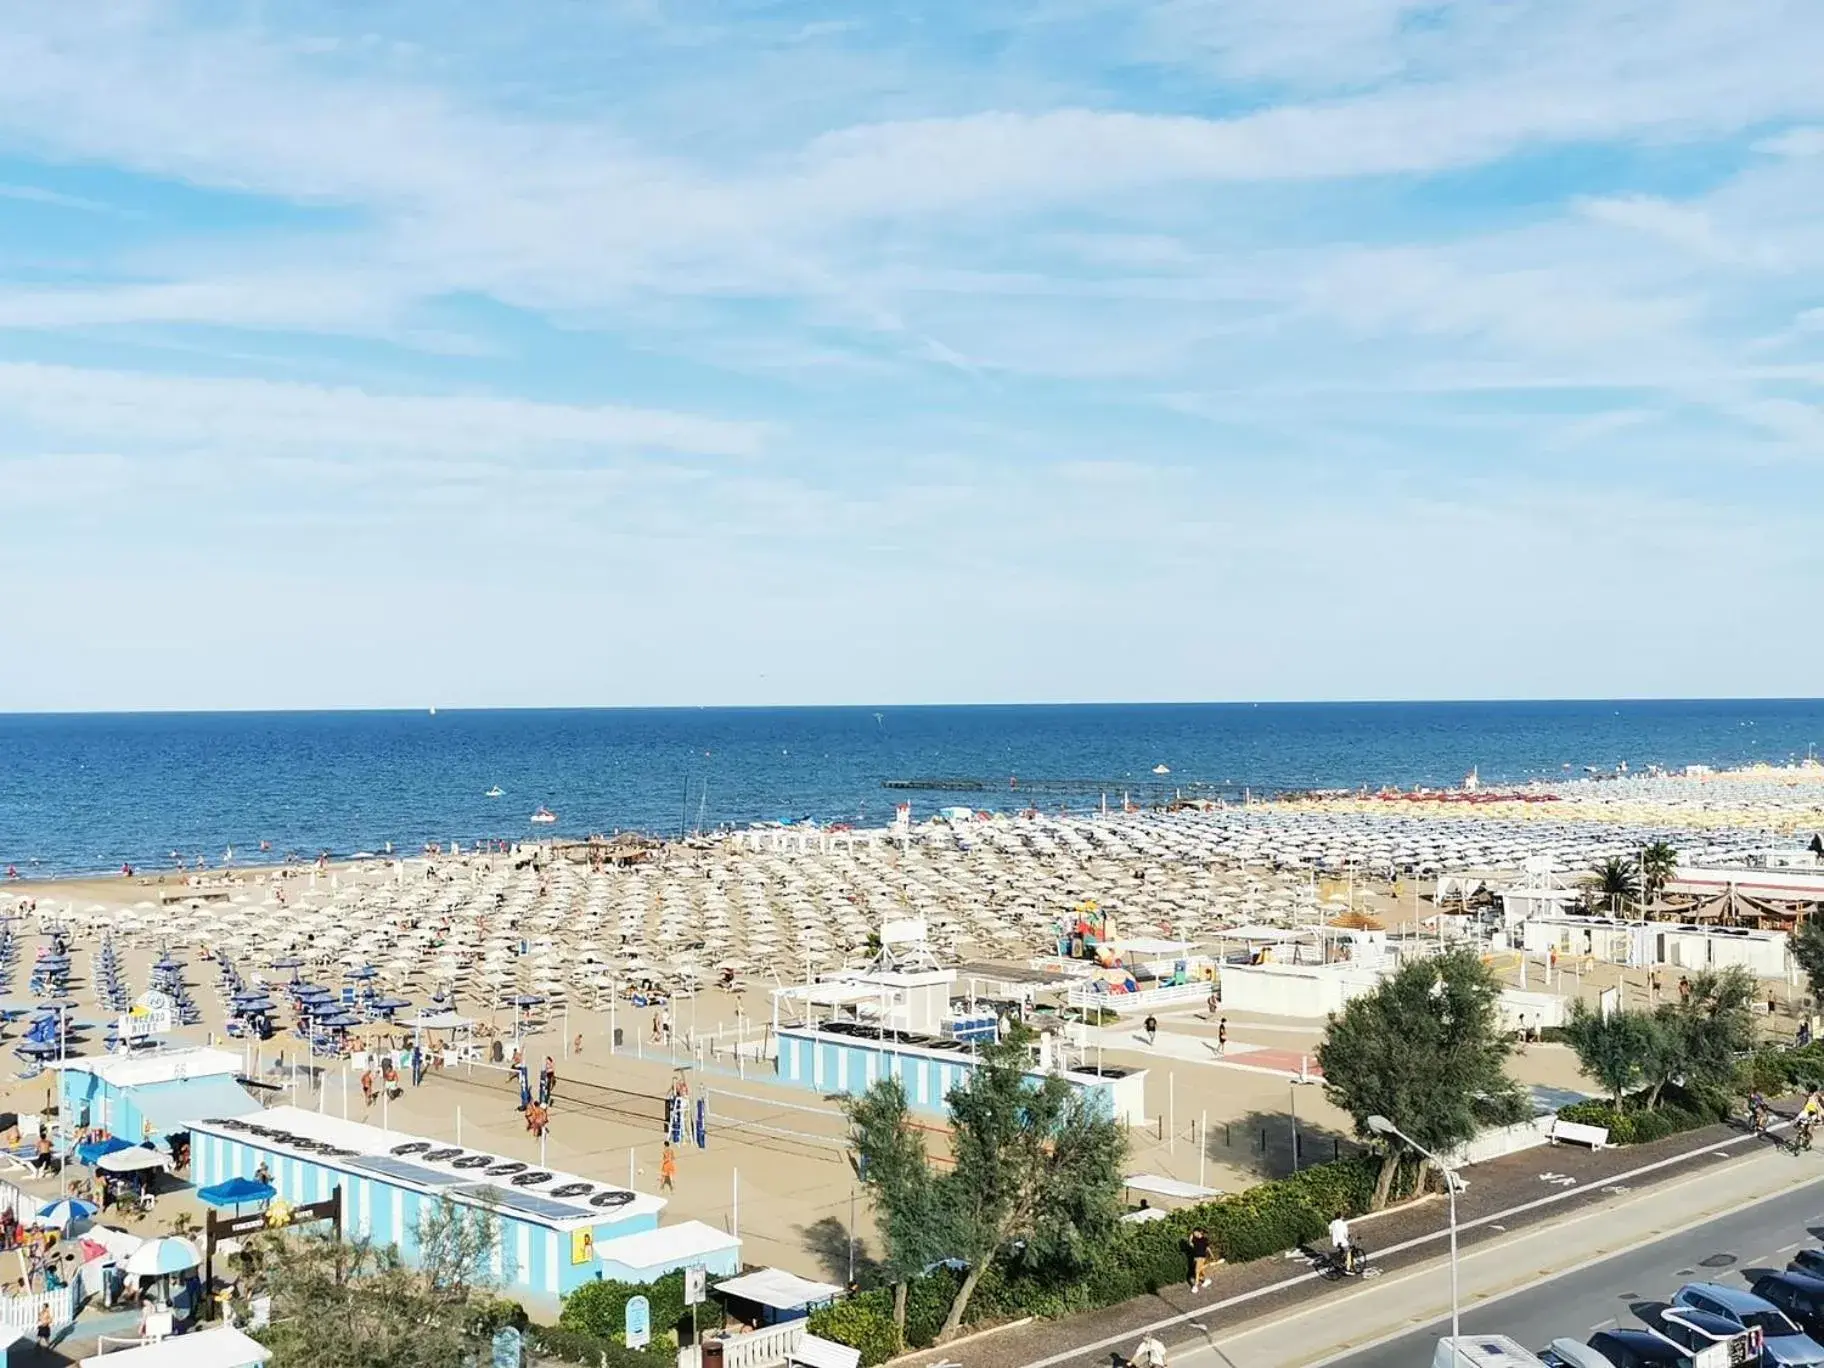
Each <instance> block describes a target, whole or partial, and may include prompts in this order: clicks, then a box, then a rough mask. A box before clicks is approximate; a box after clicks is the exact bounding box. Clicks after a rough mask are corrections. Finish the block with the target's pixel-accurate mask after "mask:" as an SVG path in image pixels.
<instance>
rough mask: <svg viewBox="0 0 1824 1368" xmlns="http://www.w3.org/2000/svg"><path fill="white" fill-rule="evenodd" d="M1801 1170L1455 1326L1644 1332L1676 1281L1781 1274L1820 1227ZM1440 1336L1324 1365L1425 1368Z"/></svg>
mask: <svg viewBox="0 0 1824 1368" xmlns="http://www.w3.org/2000/svg"><path fill="white" fill-rule="evenodd" d="M1807 1168H1808V1169H1811V1170H1812V1171H1811V1172H1810V1173H1808V1175H1807V1177H1808V1178H1809V1179H1810V1183H1809V1184H1808V1185H1807V1186H1806V1187H1804V1188H1800V1189H1798V1190H1796V1191H1795V1190H1786V1191H1782V1192H1779V1193H1778V1194H1777V1195H1775V1196H1774V1197H1771V1198H1764V1199H1763V1200H1761V1201H1759V1202H1757V1203H1755V1204H1754V1205H1751V1206H1747V1207H1744V1208H1742V1209H1739V1210H1736V1211H1732V1212H1730V1213H1728V1214H1726V1215H1723V1216H1720V1217H1718V1218H1716V1219H1715V1220H1710V1221H1705V1222H1703V1223H1702V1224H1700V1225H1697V1226H1693V1227H1691V1228H1690V1229H1687V1230H1684V1231H1680V1232H1678V1233H1676V1234H1672V1235H1667V1236H1664V1237H1662V1238H1660V1239H1657V1240H1653V1241H1651V1242H1649V1243H1645V1244H1640V1245H1636V1246H1635V1247H1633V1248H1631V1249H1626V1250H1624V1251H1623V1252H1621V1253H1619V1254H1616V1255H1613V1256H1612V1257H1609V1258H1606V1259H1602V1260H1600V1261H1599V1262H1596V1263H1593V1264H1590V1265H1588V1266H1586V1267H1583V1268H1579V1269H1577V1270H1576V1271H1575V1272H1572V1273H1564V1274H1559V1275H1557V1276H1554V1277H1551V1278H1548V1279H1546V1280H1544V1281H1542V1282H1537V1283H1535V1284H1533V1285H1531V1286H1528V1287H1524V1288H1522V1289H1521V1290H1519V1291H1516V1292H1514V1293H1513V1294H1511V1295H1509V1296H1507V1297H1504V1298H1502V1299H1500V1300H1497V1301H1492V1302H1488V1303H1486V1304H1484V1305H1482V1306H1479V1307H1475V1308H1473V1309H1471V1310H1470V1311H1469V1312H1468V1314H1466V1315H1465V1316H1463V1318H1462V1320H1463V1333H1464V1334H1465V1335H1476V1334H1499V1335H1509V1336H1511V1337H1513V1338H1514V1339H1517V1340H1519V1341H1520V1342H1521V1343H1522V1344H1524V1345H1526V1346H1527V1347H1528V1348H1531V1349H1535V1350H1536V1349H1540V1348H1543V1347H1544V1346H1545V1345H1547V1344H1549V1343H1550V1342H1551V1341H1552V1340H1554V1339H1556V1338H1558V1337H1559V1336H1568V1337H1570V1338H1572V1339H1575V1340H1577V1341H1579V1342H1583V1341H1586V1340H1588V1339H1589V1337H1590V1336H1591V1335H1592V1334H1594V1333H1595V1332H1596V1331H1598V1330H1608V1329H1613V1328H1614V1327H1616V1326H1618V1325H1619V1326H1624V1327H1627V1328H1629V1329H1640V1328H1643V1326H1644V1324H1645V1323H1646V1321H1648V1320H1649V1319H1651V1318H1652V1316H1653V1315H1654V1313H1655V1312H1656V1311H1657V1310H1658V1309H1659V1308H1660V1307H1662V1306H1663V1305H1664V1304H1665V1303H1666V1302H1668V1301H1669V1300H1670V1299H1671V1297H1672V1294H1673V1293H1674V1292H1676V1291H1677V1290H1678V1289H1679V1287H1680V1286H1681V1285H1682V1284H1684V1283H1687V1282H1700V1281H1707V1282H1720V1283H1724V1284H1726V1285H1730V1286H1746V1285H1747V1284H1748V1283H1751V1282H1752V1281H1753V1280H1754V1279H1755V1278H1757V1277H1759V1276H1760V1275H1761V1273H1763V1272H1765V1271H1768V1270H1777V1269H1781V1268H1784V1267H1785V1266H1786V1262H1787V1260H1788V1259H1790V1258H1791V1257H1792V1253H1793V1251H1794V1250H1796V1249H1799V1248H1801V1247H1802V1246H1804V1245H1806V1244H1815V1243H1816V1242H1817V1237H1816V1236H1815V1235H1814V1234H1813V1232H1814V1231H1815V1230H1817V1229H1819V1228H1820V1227H1821V1226H1824V1192H1820V1191H1819V1189H1818V1187H1817V1186H1816V1184H1817V1181H1818V1179H1819V1178H1821V1177H1824V1171H1820V1170H1818V1169H1817V1168H1816V1167H1815V1166H1811V1165H1807ZM1662 1205H1663V1204H1662ZM1546 1233H1549V1234H1550V1235H1551V1236H1552V1237H1553V1238H1554V1239H1562V1238H1563V1235H1564V1232H1562V1231H1558V1230H1556V1229H1553V1230H1551V1231H1550V1232H1546ZM1611 1234H1612V1232H1611ZM1492 1251H1493V1247H1491V1251H1490V1252H1492ZM1500 1252H1501V1253H1502V1255H1503V1256H1510V1257H1514V1258H1515V1261H1516V1266H1517V1267H1518V1268H1519V1269H1520V1270H1521V1271H1522V1272H1530V1271H1531V1270H1530V1267H1529V1266H1528V1263H1527V1261H1525V1260H1524V1259H1520V1258H1518V1256H1519V1255H1521V1254H1523V1253H1524V1252H1526V1251H1521V1250H1509V1249H1507V1248H1504V1247H1503V1248H1501V1251H1500ZM1449 1332H1450V1322H1449V1321H1448V1320H1440V1321H1437V1322H1434V1323H1433V1324H1431V1325H1428V1326H1425V1327H1424V1328H1422V1329H1419V1330H1414V1331H1411V1332H1409V1333H1407V1334H1405V1335H1402V1336H1400V1337H1399V1338H1397V1339H1393V1340H1389V1341H1387V1342H1385V1343H1382V1344H1380V1345H1377V1346H1375V1347H1373V1348H1370V1349H1364V1350H1361V1351H1359V1352H1356V1353H1352V1354H1349V1355H1348V1356H1347V1357H1344V1358H1340V1359H1336V1360H1333V1362H1334V1364H1335V1366H1336V1368H1409V1366H1410V1365H1413V1364H1427V1363H1430V1362H1431V1358H1432V1351H1433V1348H1434V1346H1435V1345H1436V1343H1437V1340H1438V1338H1439V1336H1441V1335H1446V1334H1448V1333H1449ZM1225 1360H1226V1361H1227V1362H1230V1363H1234V1362H1236V1361H1237V1360H1236V1359H1235V1358H1234V1357H1233V1356H1232V1355H1229V1354H1222V1355H1218V1354H1217V1353H1215V1352H1213V1351H1208V1350H1206V1351H1203V1352H1199V1353H1193V1354H1189V1355H1186V1356H1185V1357H1184V1360H1183V1361H1184V1362H1186V1363H1203V1364H1211V1365H1214V1364H1216V1363H1220V1362H1223V1361H1225Z"/></svg>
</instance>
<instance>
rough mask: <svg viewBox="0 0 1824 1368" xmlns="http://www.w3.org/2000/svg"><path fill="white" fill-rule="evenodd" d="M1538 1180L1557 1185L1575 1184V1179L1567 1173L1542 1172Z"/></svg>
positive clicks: (1573, 1185)
mask: <svg viewBox="0 0 1824 1368" xmlns="http://www.w3.org/2000/svg"><path fill="white" fill-rule="evenodd" d="M1539 1181H1540V1182H1542V1183H1556V1184H1557V1185H1558V1186H1559V1187H1575V1186H1576V1184H1577V1180H1576V1179H1575V1178H1573V1177H1571V1175H1570V1174H1568V1173H1542V1174H1540V1175H1539Z"/></svg>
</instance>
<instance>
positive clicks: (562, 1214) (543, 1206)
mask: <svg viewBox="0 0 1824 1368" xmlns="http://www.w3.org/2000/svg"><path fill="white" fill-rule="evenodd" d="M456 1191H457V1193H458V1195H460V1196H463V1197H473V1198H474V1199H475V1200H476V1201H478V1202H485V1203H486V1204H487V1205H489V1206H495V1207H502V1208H504V1209H506V1210H510V1211H520V1212H524V1213H525V1214H526V1215H528V1216H539V1217H542V1218H543V1219H545V1220H547V1221H578V1220H583V1219H586V1218H587V1217H589V1216H590V1215H591V1214H592V1213H591V1212H589V1211H588V1210H587V1209H586V1208H583V1207H579V1206H572V1205H571V1204H570V1203H568V1202H555V1201H552V1200H551V1198H549V1197H540V1196H539V1195H538V1194H537V1193H536V1192H525V1191H520V1190H515V1189H513V1188H506V1187H496V1186H495V1185H494V1184H493V1183H471V1184H469V1185H468V1186H467V1187H463V1188H458V1189H457V1190H456Z"/></svg>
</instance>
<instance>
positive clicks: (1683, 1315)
mask: <svg viewBox="0 0 1824 1368" xmlns="http://www.w3.org/2000/svg"><path fill="white" fill-rule="evenodd" d="M1649 1325H1650V1327H1651V1329H1652V1331H1653V1333H1654V1334H1656V1335H1658V1336H1660V1337H1661V1338H1662V1339H1669V1340H1671V1341H1672V1343H1674V1344H1676V1345H1677V1346H1678V1347H1679V1348H1681V1349H1685V1350H1688V1351H1689V1352H1690V1354H1691V1356H1692V1357H1693V1358H1694V1359H1696V1360H1697V1361H1698V1362H1699V1364H1700V1365H1702V1368H1710V1364H1711V1362H1712V1360H1714V1361H1715V1365H1716V1368H1755V1365H1757V1364H1758V1363H1760V1361H1761V1332H1760V1331H1759V1330H1744V1329H1742V1327H1741V1326H1739V1325H1737V1324H1736V1323H1735V1322H1734V1321H1733V1320H1730V1319H1729V1318H1727V1317H1725V1316H1718V1315H1713V1314H1712V1313H1711V1312H1708V1311H1696V1310H1693V1309H1692V1308H1691V1307H1689V1306H1668V1307H1667V1308H1666V1309H1665V1310H1664V1311H1662V1312H1660V1313H1659V1315H1657V1316H1655V1317H1653V1319H1652V1320H1651V1321H1650V1322H1649Z"/></svg>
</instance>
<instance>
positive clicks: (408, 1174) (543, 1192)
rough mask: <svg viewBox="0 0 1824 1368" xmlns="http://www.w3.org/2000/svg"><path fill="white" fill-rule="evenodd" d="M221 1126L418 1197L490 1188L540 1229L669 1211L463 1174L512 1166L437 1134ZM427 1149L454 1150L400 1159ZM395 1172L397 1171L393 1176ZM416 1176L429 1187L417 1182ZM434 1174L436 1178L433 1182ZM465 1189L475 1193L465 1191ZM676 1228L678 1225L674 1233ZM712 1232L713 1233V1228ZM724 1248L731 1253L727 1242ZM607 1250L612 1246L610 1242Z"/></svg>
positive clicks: (314, 1120) (276, 1123) (558, 1177)
mask: <svg viewBox="0 0 1824 1368" xmlns="http://www.w3.org/2000/svg"><path fill="white" fill-rule="evenodd" d="M222 1119H226V1120H229V1121H231V1122H240V1123H242V1124H252V1125H256V1126H259V1127H261V1128H263V1129H265V1130H268V1131H278V1132H282V1133H284V1134H288V1135H293V1136H296V1137H298V1138H299V1139H302V1140H313V1141H316V1142H317V1143H318V1144H323V1145H330V1146H333V1147H334V1148H336V1149H340V1150H347V1151H350V1153H348V1154H346V1155H326V1154H321V1153H318V1152H315V1151H313V1150H308V1149H300V1148H297V1147H296V1146H293V1145H289V1144H287V1143H286V1142H285V1141H283V1140H279V1139H273V1138H271V1137H268V1136H263V1135H252V1134H248V1133H247V1132H246V1131H243V1130H239V1129H237V1128H236V1126H234V1125H232V1124H231V1125H227V1126H224V1125H222V1124H221V1120H222ZM222 1119H217V1120H208V1121H198V1122H196V1123H195V1124H194V1125H193V1126H192V1127H191V1129H192V1130H193V1131H196V1132H202V1133H206V1134H210V1135H219V1136H221V1137H222V1138H224V1139H227V1140H233V1141H239V1142H241V1143H244V1144H248V1145H254V1146H257V1147H258V1148H260V1149H266V1150H272V1151H274V1152H275V1153H279V1154H286V1155H290V1156H293V1157H295V1158H298V1159H302V1160H304V1161H305V1162H306V1163H312V1164H321V1165H323V1166H324V1167H326V1168H331V1169H336V1170H338V1171H340V1172H344V1173H352V1174H357V1175H359V1176H360V1177H362V1178H367V1179H373V1180H378V1181H380V1182H384V1183H393V1184H396V1185H397V1186H399V1187H403V1188H407V1189H409V1190H411V1191H414V1192H425V1193H430V1194H431V1195H433V1196H449V1197H453V1198H457V1199H461V1198H463V1197H465V1196H472V1195H474V1189H476V1188H478V1187H485V1188H490V1189H493V1193H494V1195H493V1196H491V1197H490V1198H489V1199H488V1200H489V1201H490V1202H498V1207H497V1208H496V1209H497V1210H498V1211H499V1213H500V1214H501V1215H504V1216H511V1217H514V1218H515V1219H519V1220H526V1221H531V1222H533V1223H534V1224H537V1225H544V1226H555V1227H557V1228H558V1229H564V1230H568V1229H572V1228H580V1227H582V1226H585V1225H603V1224H614V1223H616V1222H620V1221H625V1220H627V1219H628V1218H629V1217H633V1216H656V1215H658V1214H659V1213H660V1212H661V1211H663V1210H664V1209H665V1206H666V1201H665V1199H664V1198H663V1197H655V1196H652V1195H651V1194H650V1193H644V1192H636V1193H634V1194H633V1198H632V1200H631V1201H628V1202H626V1203H623V1204H622V1205H620V1206H616V1207H606V1208H592V1207H590V1205H589V1198H590V1197H591V1196H593V1195H594V1194H595V1193H597V1192H599V1191H602V1190H604V1189H605V1190H610V1191H615V1192H625V1191H627V1188H625V1187H624V1186H622V1185H621V1184H619V1183H609V1182H605V1181H603V1180H602V1179H599V1178H583V1177H579V1176H578V1175H576V1174H574V1173H560V1172H558V1171H557V1170H555V1169H548V1170H544V1171H545V1172H549V1173H550V1174H551V1177H550V1178H549V1179H547V1180H546V1181H544V1182H542V1183H537V1184H532V1185H529V1186H515V1185H514V1184H513V1182H512V1181H511V1177H508V1176H502V1177H498V1178H490V1177H489V1176H488V1175H487V1174H486V1173H485V1172H484V1171H483V1170H482V1169H465V1168H457V1167H456V1166H455V1163H454V1162H453V1161H456V1160H460V1159H464V1158H467V1157H468V1156H470V1155H473V1154H481V1155H490V1156H494V1157H495V1158H497V1159H499V1160H502V1161H504V1160H505V1159H506V1158H507V1156H505V1155H494V1151H492V1150H488V1149H477V1148H475V1147H473V1146H470V1145H462V1146H457V1145H453V1144H451V1143H450V1142H449V1141H447V1140H439V1139H435V1138H433V1137H431V1136H423V1135H412V1134H409V1133H407V1132H404V1131H391V1130H382V1129H381V1128H380V1127H378V1126H370V1125H367V1124H366V1123H364V1122H361V1121H349V1120H346V1119H344V1118H343V1117H340V1116H331V1115H330V1114H329V1113H327V1112H317V1111H307V1110H305V1109H304V1108H302V1107H269V1108H267V1109H266V1110H264V1111H253V1112H248V1113H245V1114H243V1115H241V1116H238V1117H232V1118H222ZM414 1142H416V1143H420V1144H426V1145H428V1146H429V1147H430V1148H431V1149H433V1150H454V1151H456V1153H454V1154H452V1155H451V1156H450V1157H449V1158H448V1159H440V1160H428V1159H426V1158H425V1157H424V1154H425V1152H424V1151H423V1150H416V1151H413V1152H411V1153H408V1154H395V1153H394V1151H395V1150H396V1149H398V1148H399V1147H400V1146H401V1145H409V1144H412V1143H414ZM363 1160H373V1161H379V1162H380V1163H383V1164H384V1165H385V1167H384V1168H381V1167H375V1166H371V1165H369V1164H366V1163H363V1162H361V1161H363ZM526 1167H527V1169H528V1170H536V1169H538V1165H537V1164H536V1163H528V1164H527V1166H526ZM388 1169H390V1170H391V1172H388V1171H387V1170H388ZM414 1170H416V1171H417V1173H418V1174H419V1175H420V1176H425V1181H419V1180H418V1179H417V1178H414V1177H413V1171H414ZM426 1175H428V1176H426ZM573 1183H581V1184H584V1185H586V1186H587V1187H588V1188H589V1189H590V1191H589V1192H588V1193H585V1194H583V1195H582V1196H578V1197H558V1196H556V1195H555V1189H557V1188H561V1187H565V1186H567V1185H569V1184H573ZM465 1189H467V1191H466V1192H465ZM530 1199H542V1200H543V1201H544V1202H546V1203H550V1204H555V1205H556V1206H561V1207H570V1208H572V1209H574V1210H575V1213H576V1214H575V1215H574V1216H569V1217H562V1218H560V1217H558V1216H557V1215H556V1214H555V1212H553V1213H550V1214H541V1213H538V1212H534V1211H531V1210H530V1209H529V1208H527V1207H526V1206H524V1205H523V1204H522V1205H516V1204H515V1203H516V1202H521V1203H523V1202H524V1201H526V1200H530ZM674 1228H675V1227H674ZM706 1228H707V1227H706ZM723 1238H724V1242H725V1243H724V1246H722V1247H726V1239H727V1237H723ZM603 1243H604V1247H606V1245H607V1243H609V1242H603Z"/></svg>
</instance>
